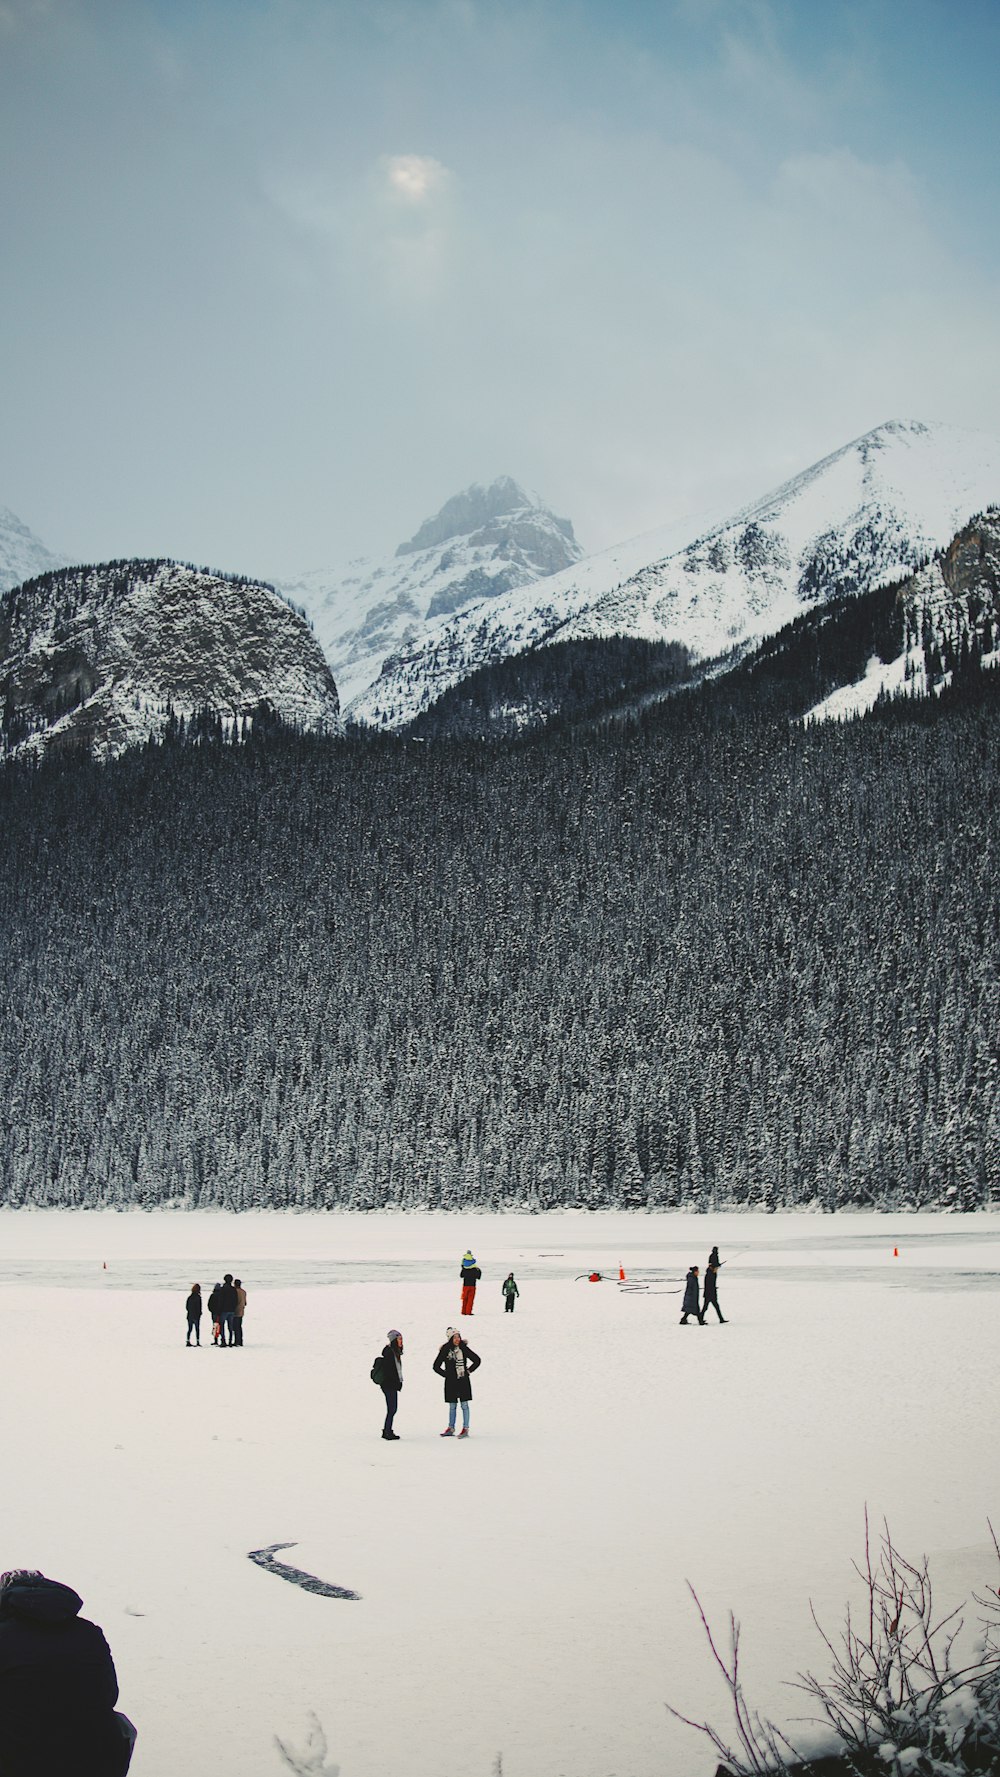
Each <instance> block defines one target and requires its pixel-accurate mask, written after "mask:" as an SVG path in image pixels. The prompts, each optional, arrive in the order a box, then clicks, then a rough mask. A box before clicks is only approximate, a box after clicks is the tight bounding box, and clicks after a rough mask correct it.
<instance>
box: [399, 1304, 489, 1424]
mask: <svg viewBox="0 0 1000 1777" xmlns="http://www.w3.org/2000/svg"><path fill="white" fill-rule="evenodd" d="M482 1361H483V1360H482V1358H481V1357H480V1356H479V1353H478V1352H476V1351H473V1349H472V1346H471V1345H470V1344H469V1343H468V1340H466V1339H463V1338H462V1335H461V1333H460V1332H459V1331H458V1328H457V1327H449V1328H448V1332H447V1335H446V1338H445V1342H444V1344H443V1345H442V1346H441V1348H440V1350H439V1351H438V1354H437V1356H436V1358H435V1359H434V1362H433V1364H432V1366H431V1368H432V1369H433V1371H434V1374H435V1375H436V1376H441V1377H442V1378H443V1380H444V1398H445V1405H446V1406H447V1408H448V1424H447V1426H446V1427H445V1429H444V1431H443V1432H442V1433H441V1436H442V1437H443V1438H453V1437H454V1436H455V1423H456V1421H457V1419H458V1409H459V1407H461V1409H462V1429H461V1431H460V1432H459V1434H458V1435H459V1437H460V1438H467V1437H468V1435H469V1409H470V1403H471V1401H472V1375H473V1372H474V1371H475V1370H478V1368H479V1366H480V1364H481V1363H482ZM374 1373H375V1372H374V1371H373V1374H374ZM379 1378H380V1379H379V1387H380V1388H381V1390H382V1393H383V1394H384V1395H385V1423H384V1425H383V1426H382V1436H383V1438H385V1439H386V1441H387V1442H388V1443H393V1444H398V1442H399V1433H398V1432H396V1431H393V1429H392V1425H393V1420H394V1419H395V1417H396V1408H397V1406H398V1405H399V1395H400V1390H401V1389H402V1386H403V1335H402V1333H401V1332H400V1331H399V1328H398V1327H390V1328H389V1334H388V1343H387V1344H386V1345H385V1346H383V1348H382V1361H381V1369H380V1372H379Z"/></svg>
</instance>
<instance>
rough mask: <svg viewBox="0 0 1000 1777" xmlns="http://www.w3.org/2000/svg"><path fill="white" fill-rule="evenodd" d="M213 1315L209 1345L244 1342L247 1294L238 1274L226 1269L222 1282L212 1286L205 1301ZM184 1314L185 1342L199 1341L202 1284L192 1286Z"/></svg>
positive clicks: (220, 1345) (196, 1343) (190, 1343)
mask: <svg viewBox="0 0 1000 1777" xmlns="http://www.w3.org/2000/svg"><path fill="white" fill-rule="evenodd" d="M206 1306H207V1308H208V1312H209V1314H210V1315H211V1317H212V1344H213V1345H217V1346H219V1348H220V1349H221V1348H222V1347H223V1346H226V1345H242V1344H243V1316H244V1315H245V1313H246V1311H247V1293H246V1290H245V1289H244V1288H243V1285H242V1283H241V1282H240V1280H239V1278H238V1277H234V1276H233V1274H232V1272H231V1271H227V1272H226V1275H225V1277H224V1278H223V1280H222V1282H221V1283H217V1284H215V1285H214V1287H213V1289H212V1293H211V1295H210V1296H209V1298H208V1302H207V1304H206ZM185 1310H186V1313H187V1338H186V1339H185V1341H184V1343H185V1344H186V1345H192V1344H194V1345H200V1344H201V1316H202V1304H201V1284H200V1283H193V1284H192V1285H191V1294H190V1295H189V1297H188V1299H187V1302H186V1303H185Z"/></svg>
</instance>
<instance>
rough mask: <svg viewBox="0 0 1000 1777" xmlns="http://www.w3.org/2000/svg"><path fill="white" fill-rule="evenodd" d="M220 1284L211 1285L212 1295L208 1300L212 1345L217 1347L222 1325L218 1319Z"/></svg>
mask: <svg viewBox="0 0 1000 1777" xmlns="http://www.w3.org/2000/svg"><path fill="white" fill-rule="evenodd" d="M221 1289H222V1285H221V1283H216V1284H213V1286H212V1294H211V1295H210V1296H209V1298H208V1312H209V1314H210V1315H211V1316H212V1344H213V1345H218V1343H219V1340H220V1338H221V1337H222V1323H221V1321H220V1319H219V1293H220V1291H221Z"/></svg>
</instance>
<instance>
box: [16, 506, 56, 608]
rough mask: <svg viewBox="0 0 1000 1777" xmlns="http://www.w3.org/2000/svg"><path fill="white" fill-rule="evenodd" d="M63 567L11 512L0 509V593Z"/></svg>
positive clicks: (49, 550)
mask: <svg viewBox="0 0 1000 1777" xmlns="http://www.w3.org/2000/svg"><path fill="white" fill-rule="evenodd" d="M64 566H65V562H64V561H63V560H62V558H61V557H59V556H58V555H53V554H52V551H51V549H46V547H45V544H44V543H40V542H39V541H38V538H37V537H36V536H35V534H34V532H33V531H29V529H28V527H27V525H26V524H22V523H21V520H20V519H19V518H18V517H17V515H16V514H15V513H13V512H9V511H8V510H7V508H6V507H5V506H0V592H9V591H10V588H11V587H12V586H20V584H21V581H22V580H30V579H32V578H33V576H34V575H36V574H48V573H50V572H51V571H52V569H54V568H61V567H64Z"/></svg>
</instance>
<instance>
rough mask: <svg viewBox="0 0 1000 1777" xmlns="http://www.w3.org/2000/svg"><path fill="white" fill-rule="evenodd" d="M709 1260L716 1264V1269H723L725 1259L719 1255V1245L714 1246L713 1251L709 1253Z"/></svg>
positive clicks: (711, 1263) (710, 1262)
mask: <svg viewBox="0 0 1000 1777" xmlns="http://www.w3.org/2000/svg"><path fill="white" fill-rule="evenodd" d="M708 1262H709V1264H710V1265H714V1266H715V1269H716V1271H719V1270H721V1268H722V1263H723V1261H722V1260H721V1259H720V1257H719V1249H718V1247H717V1246H713V1248H712V1250H711V1252H710V1253H709V1255H708Z"/></svg>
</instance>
